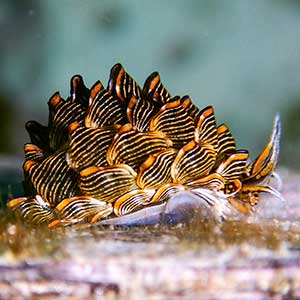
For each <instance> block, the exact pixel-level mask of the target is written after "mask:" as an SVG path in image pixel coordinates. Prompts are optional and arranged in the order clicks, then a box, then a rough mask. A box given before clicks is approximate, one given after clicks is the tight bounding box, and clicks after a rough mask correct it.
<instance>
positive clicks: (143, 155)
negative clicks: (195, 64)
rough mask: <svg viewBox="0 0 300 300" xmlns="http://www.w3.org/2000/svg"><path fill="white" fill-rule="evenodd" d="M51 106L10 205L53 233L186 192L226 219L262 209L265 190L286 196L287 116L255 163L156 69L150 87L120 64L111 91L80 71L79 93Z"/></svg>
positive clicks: (74, 86) (33, 127)
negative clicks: (282, 175) (282, 147)
mask: <svg viewBox="0 0 300 300" xmlns="http://www.w3.org/2000/svg"><path fill="white" fill-rule="evenodd" d="M48 106H49V121H48V125H47V126H44V125H41V124H39V123H37V122H35V121H29V122H28V123H27V124H26V129H27V131H28V133H29V136H30V139H31V143H28V144H26V145H25V146H24V152H25V162H24V165H23V168H24V172H25V180H24V186H25V194H26V195H25V196H24V197H22V198H17V199H13V200H11V201H10V202H9V203H8V207H10V208H12V209H13V210H15V211H16V213H18V214H19V215H20V216H21V217H23V218H24V219H25V220H27V221H28V222H31V223H35V224H41V223H47V224H48V225H49V226H50V227H54V226H57V225H69V224H74V223H96V222H103V221H105V222H106V221H107V220H118V219H120V218H122V217H124V216H125V215H126V217H128V216H130V215H136V213H137V212H140V211H142V212H145V211H147V210H148V216H149V215H150V216H151V214H152V213H153V211H154V212H155V211H156V210H155V207H157V206H160V207H161V205H162V204H165V203H168V201H170V199H173V198H174V197H176V195H177V196H178V194H179V193H183V192H184V193H186V195H188V194H192V195H193V197H194V198H197V197H198V198H199V199H201V201H200V202H199V203H202V204H203V203H205V204H206V206H207V207H209V209H210V210H211V211H214V212H215V213H214V215H216V216H218V217H224V216H225V215H226V214H227V212H228V210H229V211H234V212H241V213H248V212H250V211H253V207H254V205H256V204H258V203H259V200H260V194H261V193H271V194H273V195H275V196H276V197H281V196H280V193H279V192H278V190H277V189H276V188H274V186H271V179H272V178H273V177H274V175H276V174H275V173H274V169H275V166H276V163H277V159H278V154H279V140H280V130H281V124H280V118H279V116H278V115H277V116H276V117H275V121H274V126H273V131H272V134H271V137H270V140H269V142H268V144H267V146H266V147H265V149H264V150H263V151H262V152H261V154H260V155H259V156H258V157H257V158H256V159H254V160H252V161H251V160H250V161H249V157H248V156H249V155H248V151H246V150H240V149H237V148H236V144H235V140H234V138H233V136H232V134H231V133H230V130H229V128H228V127H227V126H226V125H225V124H221V125H217V123H216V120H215V116H214V110H213V108H212V107H211V106H208V107H205V108H204V109H202V110H200V109H199V108H198V107H197V106H196V105H195V104H194V103H193V102H192V100H191V99H190V97H189V96H184V97H178V96H175V97H172V96H171V95H170V93H169V92H168V91H167V90H166V89H165V87H164V86H163V84H162V83H161V80H160V76H159V74H158V73H157V72H154V73H152V74H151V75H150V76H149V77H148V78H147V80H146V81H145V84H144V86H143V88H141V87H140V86H139V85H138V84H137V83H136V82H135V81H134V80H133V78H131V77H130V75H129V74H128V73H126V71H125V70H124V68H123V67H122V66H121V65H120V64H116V65H115V66H114V67H113V68H112V70H111V74H110V79H109V82H108V85H107V88H104V86H103V84H102V83H101V82H100V81H97V82H96V83H95V84H94V85H93V86H92V88H91V89H88V88H87V87H86V86H85V85H84V82H83V79H82V77H81V76H79V75H76V76H73V78H72V79H71V92H70V96H69V97H68V98H67V99H66V100H64V99H63V98H62V97H61V96H60V94H59V93H58V92H57V93H55V94H54V95H53V96H52V97H51V98H50V100H49V102H48ZM177 198H178V197H177ZM178 199H179V200H176V201H181V200H180V199H182V197H181V198H180V197H179V198H178ZM225 210H226V214H225Z"/></svg>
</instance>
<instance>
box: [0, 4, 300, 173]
mask: <svg viewBox="0 0 300 300" xmlns="http://www.w3.org/2000/svg"><path fill="white" fill-rule="evenodd" d="M0 28H1V30H0V38H1V46H0V70H1V71H0V76H1V78H0V112H1V118H0V134H1V138H0V153H2V154H4V153H5V154H18V155H22V146H23V144H24V143H25V142H27V141H28V137H27V134H26V132H25V129H24V123H25V122H26V121H27V120H30V119H36V120H38V121H40V122H41V123H44V124H46V123H47V114H48V107H47V101H48V99H49V97H50V96H51V95H52V94H53V93H54V92H55V91H57V90H59V91H60V92H61V94H62V96H65V97H66V96H67V94H68V92H69V79H70V77H71V76H72V75H74V74H76V73H79V74H82V75H83V76H84V78H85V81H86V83H87V85H88V86H91V85H92V84H93V83H94V82H95V81H96V80H98V79H100V80H101V81H102V82H104V83H106V82H107V80H108V75H109V70H110V68H111V66H112V65H113V64H115V63H116V62H121V63H122V64H123V65H124V67H125V68H126V70H127V71H128V72H129V73H130V74H131V75H132V76H133V77H134V78H135V79H136V80H137V81H138V82H139V83H140V84H142V83H143V81H144V80H145V78H146V77H147V76H148V75H149V74H150V73H151V72H152V71H156V70H157V71H159V72H160V74H161V77H162V80H163V82H164V84H165V86H166V87H167V88H168V90H169V91H170V92H171V94H172V95H182V96H183V95H184V94H189V95H190V96H191V97H192V99H193V101H195V102H196V103H197V104H198V105H199V106H200V107H205V106H207V105H213V106H214V108H215V112H216V117H217V120H218V122H219V123H223V122H225V123H227V124H228V125H229V126H230V128H231V130H232V132H233V133H234V135H235V137H236V139H237V142H238V146H239V148H246V149H249V150H250V151H251V154H252V156H255V155H256V154H257V153H258V152H259V151H260V150H261V149H262V148H263V146H264V144H265V143H266V141H267V139H268V136H269V134H270V130H271V126H272V120H273V117H274V115H275V113H276V112H277V111H279V112H280V113H281V115H282V119H283V124H284V129H283V132H284V134H283V142H282V155H281V162H282V164H289V165H290V166H292V167H296V168H297V166H300V163H299V159H300V155H299V152H300V151H299V149H300V146H299V145H300V141H299V140H300V1H296V0H285V1H279V0H251V1H240V0H231V1H218V0H209V1H208V0H207V1H199V0H190V1H179V0H173V1H163V0H160V1H156V0H154V1H141V0H128V1H117V0H112V1H108V0H105V1H103V0H102V1H83V0H51V1H50V0H48V1H46V0H40V1H36V0H18V1H16V0H14V1H13V0H1V1H0Z"/></svg>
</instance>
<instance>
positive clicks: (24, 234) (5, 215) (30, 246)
mask: <svg viewBox="0 0 300 300" xmlns="http://www.w3.org/2000/svg"><path fill="white" fill-rule="evenodd" d="M114 242H121V243H122V244H123V245H124V246H126V244H131V245H132V244H135V245H136V247H138V245H139V244H143V245H145V244H146V245H147V244H148V245H151V244H152V245H153V244H161V245H162V247H168V246H170V245H174V246H176V247H175V248H176V249H177V250H176V251H179V250H178V249H180V251H185V250H190V249H193V250H196V251H198V250H200V251H202V250H205V249H207V248H211V247H213V248H215V250H216V251H224V250H226V249H227V248H230V247H231V246H239V245H242V244H247V245H250V246H252V247H256V248H264V249H268V250H276V249H278V248H280V246H281V245H282V243H288V244H289V245H291V247H296V248H299V245H300V229H299V228H298V227H297V226H294V227H293V226H292V225H284V226H283V224H282V223H280V222H276V221H274V222H271V223H262V224H251V223H247V222H245V221H235V222H228V221H227V222H224V223H223V224H216V223H213V222H209V221H206V222H201V221H199V220H198V221H194V222H191V223H190V224H185V225H177V226H163V225H158V226H145V227H111V226H109V227H102V226H96V227H92V228H89V227H82V226H80V227H67V228H59V229H49V228H48V227H47V226H32V225H29V224H26V223H24V222H22V221H21V220H20V219H18V218H16V217H15V216H14V215H13V214H12V213H11V212H10V211H8V210H2V211H0V260H3V259H4V260H6V261H7V260H8V261H11V260H16V261H18V260H22V259H26V258H30V259H35V258H36V259H42V258H48V257H51V258H52V259H53V258H54V259H55V258H58V259H59V258H62V257H64V258H65V257H69V256H72V252H73V251H78V253H80V250H81V249H86V248H87V249H86V250H89V249H93V248H99V243H101V246H102V245H104V244H105V243H114ZM65 245H68V247H67V248H65ZM70 245H71V247H70ZM101 246H100V247H101ZM134 247H135V246H133V249H135V248H134ZM80 248H81V249H80ZM66 249H68V250H66ZM70 249H73V250H72V251H70Z"/></svg>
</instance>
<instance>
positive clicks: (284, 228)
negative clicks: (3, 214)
mask: <svg viewBox="0 0 300 300" xmlns="http://www.w3.org/2000/svg"><path fill="white" fill-rule="evenodd" d="M281 175H282V178H283V181H284V190H283V196H284V198H285V200H286V202H285V203H279V202H280V200H278V199H270V200H268V201H266V202H265V203H264V205H263V207H262V209H261V210H260V211H259V212H258V217H257V216H253V217H251V218H248V219H247V220H243V221H242V222H233V223H229V224H223V225H216V224H209V225H208V224H202V223H201V222H200V223H197V222H194V223H192V224H189V225H179V226H173V227H163V228H160V227H159V226H154V227H145V228H144V227H143V228H130V229H128V228H127V229H121V228H113V227H108V228H102V227H92V228H84V229H83V228H67V229H58V230H57V229H56V230H48V229H47V228H44V229H41V230H36V229H32V228H29V227H26V226H25V227H24V226H23V225H22V224H18V223H17V224H16V223H14V222H9V224H8V225H7V226H3V225H2V228H0V230H2V233H1V239H0V242H1V246H0V299H72V300H73V299H107V300H108V299H109V300H112V299H128V300H135V299H151V300H152V299H153V300H154V299H155V300H160V299H162V300H163V299H170V300H171V299H172V300H175V299H184V300H191V299H199V300H201V299H203V300H204V299H205V300H213V299H214V300H215V299H220V300H222V299H224V300H225V299H226V300H227V299H231V300H235V299H236V300H246V299H247V300H248V299H249V300H250V299H256V300H260V299H263V300H266V299H274V300H275V299H276V300H277V299H280V300H288V299H300V255H299V253H300V252H299V250H300V223H299V220H300V205H299V203H300V176H299V175H297V174H294V173H290V172H287V171H282V172H281ZM276 203H277V204H276ZM268 208H270V209H269V210H268V212H267V213H266V209H268Z"/></svg>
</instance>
